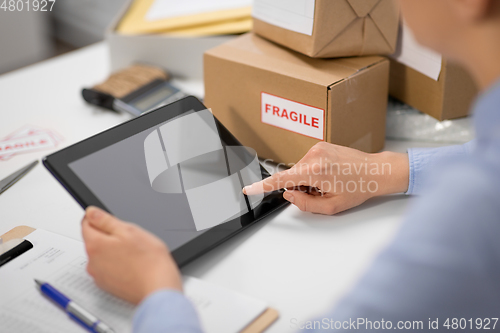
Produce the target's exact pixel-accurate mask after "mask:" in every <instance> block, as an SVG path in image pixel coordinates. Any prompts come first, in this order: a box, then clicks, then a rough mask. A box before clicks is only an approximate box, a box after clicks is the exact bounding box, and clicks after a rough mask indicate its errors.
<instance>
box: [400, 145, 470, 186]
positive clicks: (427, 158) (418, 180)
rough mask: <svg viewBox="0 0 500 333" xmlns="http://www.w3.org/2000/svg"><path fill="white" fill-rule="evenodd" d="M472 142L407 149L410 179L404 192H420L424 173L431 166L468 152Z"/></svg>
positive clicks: (423, 181)
mask: <svg viewBox="0 0 500 333" xmlns="http://www.w3.org/2000/svg"><path fill="white" fill-rule="evenodd" d="M474 144H475V143H474V141H471V142H468V143H466V144H464V145H456V146H448V147H440V148H411V149H408V159H409V162H410V179H409V185H408V191H407V192H406V194H408V195H411V194H421V193H422V188H424V187H425V186H424V184H425V179H427V176H426V174H427V173H428V172H429V171H430V170H432V168H433V166H435V165H436V164H438V163H439V162H440V161H442V160H444V159H445V158H448V157H453V156H460V155H465V154H469V153H470V152H471V151H472V148H473V146H474Z"/></svg>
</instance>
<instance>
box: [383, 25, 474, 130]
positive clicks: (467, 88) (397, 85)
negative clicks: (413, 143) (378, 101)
mask: <svg viewBox="0 0 500 333" xmlns="http://www.w3.org/2000/svg"><path fill="white" fill-rule="evenodd" d="M391 58H392V59H391V77H390V88H389V93H390V94H391V96H393V97H394V98H397V99H399V100H400V101H402V102H404V103H406V104H408V105H410V106H412V107H414V108H416V109H418V110H420V111H422V112H424V113H427V114H429V115H430V116H432V117H434V118H436V119H438V120H447V119H455V118H460V117H465V116H467V115H468V113H469V110H470V107H471V104H472V102H473V101H474V99H475V97H476V95H477V92H478V90H477V87H476V84H475V83H474V81H473V79H472V77H471V76H470V75H469V73H467V72H466V71H465V70H464V69H462V68H461V67H460V66H458V65H456V64H453V63H451V62H449V61H447V60H446V59H443V57H442V56H441V55H440V54H438V53H436V52H434V51H432V50H430V49H428V48H426V47H424V46H422V45H420V44H419V43H418V42H417V40H416V39H415V37H414V36H413V34H412V32H411V31H410V29H409V28H408V27H407V26H406V25H404V24H403V25H402V26H401V30H400V33H399V38H398V46H397V50H396V53H395V54H393V55H392V56H391Z"/></svg>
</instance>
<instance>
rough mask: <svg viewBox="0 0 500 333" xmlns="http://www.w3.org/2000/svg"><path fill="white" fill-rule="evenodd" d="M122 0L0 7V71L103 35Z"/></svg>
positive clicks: (73, 47)
mask: <svg viewBox="0 0 500 333" xmlns="http://www.w3.org/2000/svg"><path fill="white" fill-rule="evenodd" d="M125 3H126V0H63V1H57V6H54V8H53V11H52V12H50V11H47V12H40V11H13V12H10V11H3V10H0V45H1V47H0V74H3V73H6V72H9V71H12V70H15V69H18V68H21V67H24V66H28V65H30V64H33V63H35V62H38V61H41V60H45V59H48V58H51V57H53V56H57V55H60V54H63V53H66V52H68V51H72V50H75V49H77V48H80V47H84V46H86V45H89V44H92V43H96V42H98V41H101V40H103V39H104V33H105V30H106V27H107V26H108V25H109V24H110V23H111V21H112V20H113V19H114V18H115V17H116V15H117V13H118V12H119V11H120V9H121V8H122V7H123V6H124V4H125Z"/></svg>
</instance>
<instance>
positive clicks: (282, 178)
mask: <svg viewBox="0 0 500 333" xmlns="http://www.w3.org/2000/svg"><path fill="white" fill-rule="evenodd" d="M307 182H308V175H301V174H299V173H297V172H296V170H295V169H294V168H291V169H288V170H285V171H281V172H278V173H275V174H274V175H272V176H271V177H268V178H266V179H264V180H261V181H260V182H256V183H253V184H252V185H248V186H245V187H244V188H243V193H244V194H246V195H255V194H261V193H267V192H272V191H276V190H279V189H282V188H292V187H295V186H300V185H305V186H307V185H308V184H307Z"/></svg>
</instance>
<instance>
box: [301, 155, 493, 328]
mask: <svg viewBox="0 0 500 333" xmlns="http://www.w3.org/2000/svg"><path fill="white" fill-rule="evenodd" d="M498 152H500V149H496V150H495V151H492V152H490V154H488V155H486V154H485V155H484V156H479V155H478V154H476V153H471V154H470V155H469V156H468V157H465V156H463V158H452V159H451V160H450V161H449V163H447V164H446V165H443V166H442V167H441V166H438V167H437V169H438V170H439V172H437V173H433V175H432V176H431V179H430V182H429V183H428V186H427V187H426V188H425V189H424V193H423V194H424V195H422V196H419V197H418V198H416V199H415V201H414V202H413V203H412V207H411V209H410V211H409V214H408V215H407V218H406V219H405V221H404V223H403V225H402V227H401V229H400V231H399V233H398V235H397V236H396V237H395V240H394V242H393V243H392V244H391V245H390V246H389V247H388V248H387V249H386V250H384V251H383V252H382V253H381V255H379V256H378V258H377V259H376V260H375V261H374V263H373V264H372V266H371V268H370V269H369V270H368V272H367V273H366V275H365V276H364V277H363V278H362V279H361V280H360V282H359V283H358V284H357V286H356V287H355V288H354V289H353V290H352V292H351V293H350V294H348V295H347V296H346V297H345V298H344V299H343V300H342V301H341V302H340V303H339V304H338V305H337V306H336V308H335V310H334V311H332V312H330V313H327V314H326V315H324V317H323V318H319V319H317V320H316V321H317V322H318V325H317V326H316V327H318V329H317V330H316V331H322V330H327V329H328V328H331V327H332V326H331V325H337V327H340V326H341V324H342V323H344V324H345V325H344V326H343V327H344V328H346V329H345V331H351V330H352V329H353V328H354V329H356V331H362V332H372V331H384V330H382V329H380V327H381V326H380V325H382V321H383V322H384V323H385V329H386V331H394V329H396V330H397V329H398V327H399V329H400V330H401V328H403V327H406V331H414V332H441V331H448V329H447V327H446V326H444V325H446V323H447V320H448V324H450V327H449V328H450V329H449V330H452V329H451V328H452V326H451V325H453V318H457V319H456V320H455V321H459V320H460V319H461V318H463V320H462V322H461V323H459V325H465V326H467V327H466V328H464V330H463V331H464V332H465V331H468V332H472V331H479V330H477V328H478V327H480V326H483V327H484V328H485V326H486V324H487V323H488V322H489V324H488V329H489V330H492V329H493V326H494V325H493V323H495V322H496V321H497V320H498V319H494V318H499V314H500V284H499V283H498V276H500V265H499V264H498V263H499V262H500V242H499V241H498V237H499V235H500V223H499V221H500V205H499V204H498V198H499V197H500V172H498V170H500V157H499V156H500V154H498ZM436 171H437V170H436ZM325 318H326V320H325ZM487 318H488V319H487ZM436 320H437V321H436ZM469 320H470V321H469ZM466 321H467V323H465V322H466ZM351 324H352V325H351ZM436 324H437V325H438V327H436V329H434V326H435V325H436ZM321 325H322V326H321ZM415 325H418V328H417V327H416V326H415ZM429 325H432V327H429ZM471 325H472V326H471ZM476 325H478V326H476ZM310 326H311V327H314V326H313V325H312V324H311V325H310ZM389 326H390V327H391V328H389ZM465 326H464V327H465ZM377 327H378V328H379V329H377ZM409 327H410V329H408V328H409ZM454 327H455V329H457V326H456V325H455V326H454ZM495 329H496V330H500V323H496V326H495ZM458 330H460V329H458ZM339 331H342V330H339ZM481 331H482V330H481ZM307 332H311V330H308V331H307Z"/></svg>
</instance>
